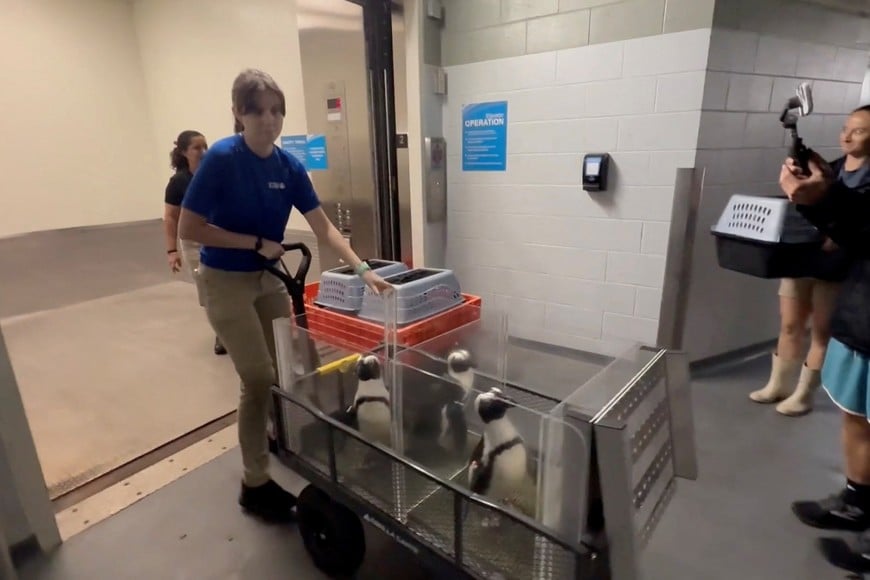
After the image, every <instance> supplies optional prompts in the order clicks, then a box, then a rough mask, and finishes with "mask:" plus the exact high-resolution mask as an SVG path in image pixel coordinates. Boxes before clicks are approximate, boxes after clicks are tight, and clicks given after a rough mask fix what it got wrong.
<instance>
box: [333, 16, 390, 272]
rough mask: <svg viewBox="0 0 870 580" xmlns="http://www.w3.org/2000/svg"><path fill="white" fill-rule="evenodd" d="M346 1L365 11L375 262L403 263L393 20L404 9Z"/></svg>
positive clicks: (364, 25) (364, 27)
mask: <svg viewBox="0 0 870 580" xmlns="http://www.w3.org/2000/svg"><path fill="white" fill-rule="evenodd" d="M346 1H347V2H351V3H353V4H356V5H358V6H360V7H362V11H363V31H364V35H365V45H366V55H365V59H366V74H367V77H368V93H369V106H370V108H371V116H370V120H369V124H370V129H371V130H370V136H371V148H372V175H373V177H374V192H375V200H374V204H373V207H374V213H375V240H376V247H377V249H378V252H379V256H378V257H379V258H380V259H383V260H395V261H399V260H401V259H402V240H401V227H400V222H399V220H400V213H399V177H398V154H397V148H396V105H395V79H394V73H393V23H392V15H393V12H394V11H396V10H401V8H402V7H401V5H399V4H397V3H396V2H393V1H392V0H346Z"/></svg>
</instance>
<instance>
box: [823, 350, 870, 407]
mask: <svg viewBox="0 0 870 580" xmlns="http://www.w3.org/2000/svg"><path fill="white" fill-rule="evenodd" d="M822 385H824V389H825V391H827V392H828V395H829V396H830V397H831V399H832V400H833V401H834V403H835V404H836V405H837V406H838V407H840V408H841V409H842V410H843V411H845V412H847V413H850V414H852V415H860V416H862V417H870V357H866V356H864V355H862V354H859V353H857V352H855V351H854V350H852V349H851V348H849V347H848V346H846V345H844V344H843V343H842V342H840V341H838V340H836V339H831V341H830V343H829V344H828V353H827V354H826V355H825V364H824V366H823V367H822Z"/></svg>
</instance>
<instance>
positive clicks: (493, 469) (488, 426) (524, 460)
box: [468, 388, 532, 527]
mask: <svg viewBox="0 0 870 580" xmlns="http://www.w3.org/2000/svg"><path fill="white" fill-rule="evenodd" d="M514 406H515V402H514V401H513V400H512V399H511V398H510V397H507V396H506V395H504V394H503V393H502V392H501V390H500V389H498V388H492V389H490V390H489V391H488V392H486V393H481V394H480V395H478V396H477V398H476V399H475V401H474V407H475V411H476V412H477V414H478V415H479V416H480V419H481V420H482V421H483V437H482V438H481V439H480V442H479V443H478V445H477V447H475V449H474V452H473V453H472V455H471V459H470V460H469V462H468V484H469V488H470V489H471V491H472V492H474V493H476V494H479V495H483V496H486V497H488V498H490V499H492V500H494V501H499V502H502V503H505V504H508V505H512V506H514V507H516V508H518V509H520V511H523V512H526V515H532V514H529V513H528V512H529V511H530V508H528V506H526V505H525V504H526V503H527V502H526V501H524V499H525V498H526V496H527V495H528V494H527V491H528V486H529V484H530V483H531V481H530V474H529V469H528V453H527V451H526V446H525V442H524V441H523V438H522V437H521V436H520V434H519V432H518V431H517V429H516V427H515V426H514V424H513V423H512V422H511V420H510V418H508V417H507V412H508V410H509V409H511V408H512V407H514ZM482 523H483V526H484V527H489V526H492V525H497V523H498V519H497V518H484V519H483V522H482Z"/></svg>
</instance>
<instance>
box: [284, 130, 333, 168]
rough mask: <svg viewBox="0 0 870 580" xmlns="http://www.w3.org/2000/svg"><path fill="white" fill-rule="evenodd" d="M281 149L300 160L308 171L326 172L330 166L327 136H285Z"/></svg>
mask: <svg viewBox="0 0 870 580" xmlns="http://www.w3.org/2000/svg"><path fill="white" fill-rule="evenodd" d="M281 148H282V149H284V150H285V151H287V152H288V153H290V154H291V155H293V157H295V158H296V159H298V160H299V162H300V163H302V165H303V166H304V167H305V169H306V170H307V171H324V170H326V169H327V168H328V166H329V163H328V161H327V155H326V135H283V136H282V137H281Z"/></svg>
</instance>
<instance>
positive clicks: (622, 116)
mask: <svg viewBox="0 0 870 580" xmlns="http://www.w3.org/2000/svg"><path fill="white" fill-rule="evenodd" d="M709 43H710V29H709V28H707V29H697V30H692V31H687V32H679V33H672V34H663V35H658V36H648V37H646V38H637V39H632V40H627V41H620V42H611V43H603V44H596V45H591V46H583V47H579V48H571V49H566V50H558V51H551V52H542V53H539V54H529V55H524V56H518V57H513V58H504V59H499V60H491V61H486V62H477V63H473V64H464V65H458V66H451V67H448V69H447V71H448V86H449V95H448V97H447V102H446V105H445V109H444V126H445V134H446V136H447V139H448V143H449V144H452V145H451V147H450V153H451V154H452V155H451V156H450V158H449V165H448V168H449V169H448V185H449V188H448V189H449V194H448V204H449V209H450V213H449V220H448V266H449V267H452V268H454V269H455V270H456V271H457V272H458V274H459V276H460V279H461V281H462V283H463V286H464V289H465V290H466V291H469V292H472V293H477V294H482V295H484V296H485V297H491V296H493V295H496V294H498V295H506V296H509V297H510V300H509V303H510V305H511V307H512V314H513V316H514V317H515V318H514V322H515V323H516V324H517V325H521V326H525V327H526V329H527V330H526V332H527V333H528V337H529V338H532V339H536V340H543V341H546V342H551V343H557V344H561V345H565V346H571V347H575V348H584V349H590V350H595V349H596V348H599V347H600V346H601V345H602V344H603V343H602V341H604V343H606V342H608V341H610V340H612V339H631V340H638V341H641V342H645V343H650V344H651V343H654V342H655V340H656V335H657V331H658V318H659V309H660V304H661V295H662V285H663V277H664V268H665V253H666V250H667V241H668V228H669V220H670V215H671V204H672V200H673V188H674V179H675V170H676V169H677V168H678V167H692V166H694V162H695V148H696V144H697V139H698V130H699V123H700V117H701V104H702V96H703V88H704V80H705V69H706V64H707V51H708V47H709ZM493 99H506V100H507V101H508V123H509V126H508V163H507V165H508V166H507V171H506V172H498V173H490V172H485V173H474V172H462V171H461V157H460V153H461V145H460V144H461V130H460V122H461V110H462V106H463V104H466V103H473V102H480V101H488V100H493ZM602 151H604V152H610V153H612V155H613V160H612V164H611V173H610V188H609V190H608V191H607V192H606V193H601V194H589V193H586V192H584V191H583V190H582V189H581V186H580V179H581V161H582V159H583V156H584V154H586V153H590V152H602Z"/></svg>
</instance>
